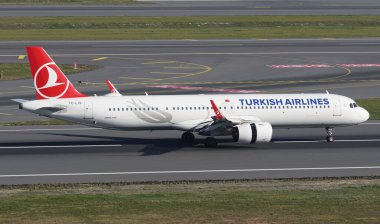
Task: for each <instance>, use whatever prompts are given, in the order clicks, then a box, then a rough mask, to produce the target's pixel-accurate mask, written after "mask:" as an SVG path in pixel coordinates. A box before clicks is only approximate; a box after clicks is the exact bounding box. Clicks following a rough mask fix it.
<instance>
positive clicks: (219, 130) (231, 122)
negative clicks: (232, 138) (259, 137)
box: [194, 100, 260, 136]
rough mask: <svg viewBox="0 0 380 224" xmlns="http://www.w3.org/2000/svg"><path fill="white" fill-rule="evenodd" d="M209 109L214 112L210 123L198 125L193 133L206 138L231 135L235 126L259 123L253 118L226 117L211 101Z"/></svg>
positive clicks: (257, 119)
mask: <svg viewBox="0 0 380 224" xmlns="http://www.w3.org/2000/svg"><path fill="white" fill-rule="evenodd" d="M210 103H211V107H212V109H213V110H214V113H215V115H214V116H211V119H210V121H206V122H203V123H199V124H198V126H197V128H194V131H196V132H198V133H199V134H200V135H207V136H223V135H231V133H232V128H233V127H234V126H235V125H238V124H243V123H253V122H255V121H260V119H259V118H257V117H254V116H236V117H235V116H230V117H226V116H224V115H223V113H222V112H221V111H220V110H219V108H218V107H217V105H216V104H215V102H214V101H213V100H210Z"/></svg>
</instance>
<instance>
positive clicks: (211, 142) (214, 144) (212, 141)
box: [205, 137, 218, 148]
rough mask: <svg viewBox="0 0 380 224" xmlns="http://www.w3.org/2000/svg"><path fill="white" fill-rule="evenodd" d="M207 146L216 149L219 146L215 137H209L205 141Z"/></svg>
mask: <svg viewBox="0 0 380 224" xmlns="http://www.w3.org/2000/svg"><path fill="white" fill-rule="evenodd" d="M205 146H206V147H207V148H216V147H217V146H218V142H217V141H216V139H215V138H213V137H208V138H206V140H205Z"/></svg>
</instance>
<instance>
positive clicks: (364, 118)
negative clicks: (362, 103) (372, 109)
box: [360, 108, 369, 122]
mask: <svg viewBox="0 0 380 224" xmlns="http://www.w3.org/2000/svg"><path fill="white" fill-rule="evenodd" d="M361 109H362V111H361V113H360V117H361V119H362V121H361V122H365V121H367V120H368V119H369V113H368V111H367V110H366V109H364V108H361Z"/></svg>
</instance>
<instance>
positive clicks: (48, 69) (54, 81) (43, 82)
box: [34, 62, 70, 99]
mask: <svg viewBox="0 0 380 224" xmlns="http://www.w3.org/2000/svg"><path fill="white" fill-rule="evenodd" d="M69 84H70V82H69V80H67V78H66V77H65V76H64V75H62V74H61V71H60V70H59V68H58V66H57V65H56V64H55V63H54V62H49V63H46V64H44V65H42V66H41V67H40V68H39V69H38V70H37V71H36V73H35V74H34V86H35V88H36V91H37V92H38V93H39V94H40V95H41V96H42V97H44V98H46V99H55V98H60V97H61V96H63V95H64V94H65V93H66V92H67V90H68V88H69Z"/></svg>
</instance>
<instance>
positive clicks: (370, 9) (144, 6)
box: [0, 0, 380, 17]
mask: <svg viewBox="0 0 380 224" xmlns="http://www.w3.org/2000/svg"><path fill="white" fill-rule="evenodd" d="M379 14H380V2H379V1H377V0H361V1H355V0H345V1H342V0H328V1H326V0H281V1H277V0H249V1H248V0H243V1H241V0H240V1H239V0H235V1H234V0H231V1H143V2H138V3H135V4H130V5H42V6H41V5H21V6H20V5H13V6H12V5H10V6H6V5H3V6H0V17H1V16H3V17H4V16H12V17H13V16H242V15H379Z"/></svg>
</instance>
